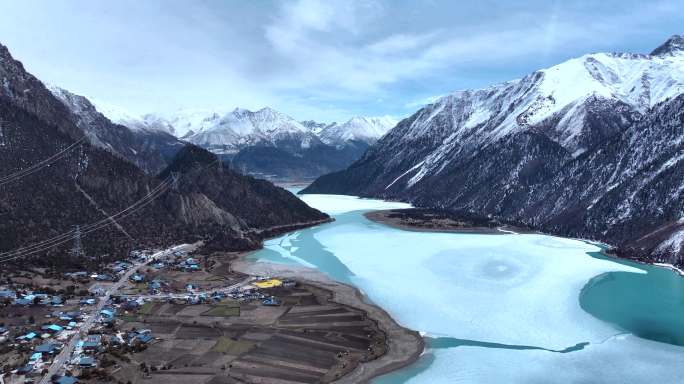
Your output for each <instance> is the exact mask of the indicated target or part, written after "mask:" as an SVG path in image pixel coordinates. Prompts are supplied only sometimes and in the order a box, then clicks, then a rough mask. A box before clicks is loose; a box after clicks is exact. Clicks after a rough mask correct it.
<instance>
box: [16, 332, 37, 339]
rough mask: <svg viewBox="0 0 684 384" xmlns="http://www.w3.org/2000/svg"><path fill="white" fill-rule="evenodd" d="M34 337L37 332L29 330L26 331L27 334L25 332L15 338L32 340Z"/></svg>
mask: <svg viewBox="0 0 684 384" xmlns="http://www.w3.org/2000/svg"><path fill="white" fill-rule="evenodd" d="M36 337H38V334H37V333H35V332H29V333H27V334H25V335H22V336H19V337H17V339H20V340H33V339H35V338H36Z"/></svg>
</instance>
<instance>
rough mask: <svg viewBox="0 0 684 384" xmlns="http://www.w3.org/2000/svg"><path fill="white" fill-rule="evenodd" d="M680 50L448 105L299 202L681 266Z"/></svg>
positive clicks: (562, 73) (564, 66)
mask: <svg viewBox="0 0 684 384" xmlns="http://www.w3.org/2000/svg"><path fill="white" fill-rule="evenodd" d="M683 42H684V37H682V36H679V35H676V36H673V37H671V38H670V39H668V40H667V41H666V42H664V43H663V44H662V45H661V46H660V47H658V48H656V49H655V50H654V51H653V52H652V53H651V54H648V55H647V54H637V53H595V54H588V55H584V56H582V57H578V58H574V59H571V60H568V61H566V62H563V63H561V64H558V65H555V66H553V67H550V68H547V69H543V70H539V71H536V72H533V73H531V74H529V75H527V76H525V77H523V78H521V79H518V80H512V81H508V82H505V83H501V84H497V85H493V86H490V87H488V88H484V89H478V90H464V91H458V92H455V93H453V94H450V95H447V96H444V97H442V98H441V99H439V100H437V101H436V102H434V103H433V104H429V105H427V106H425V107H424V108H422V109H420V110H418V111H417V112H416V113H414V114H413V115H412V116H410V117H408V118H406V119H404V120H402V121H401V122H400V123H399V124H397V126H396V127H395V128H394V129H392V131H390V133H389V134H387V135H385V136H383V137H382V138H381V139H380V140H379V141H378V142H377V143H376V144H375V145H374V146H373V147H371V148H370V149H369V150H368V151H367V152H366V153H365V154H364V156H363V157H362V158H361V159H359V160H358V161H356V162H355V163H354V164H352V165H350V166H349V167H348V168H347V169H345V170H343V171H339V172H335V173H332V174H329V175H324V176H322V177H320V178H319V179H317V180H316V181H315V182H313V183H312V184H311V185H310V186H309V187H308V188H306V189H304V190H303V193H330V194H348V195H358V196H363V197H376V198H384V199H391V200H401V201H408V202H411V203H412V204H414V205H415V206H418V207H421V208H437V209H443V210H453V211H466V212H471V213H473V214H476V215H479V216H491V217H493V218H495V219H497V220H500V221H504V222H516V223H520V224H522V225H524V226H528V227H530V228H532V229H534V230H538V231H542V232H545V233H551V234H557V235H562V236H569V237H578V238H585V239H591V240H596V241H601V242H605V243H608V244H611V245H613V246H615V247H616V248H617V251H616V252H617V254H618V255H621V256H624V257H629V258H638V259H641V260H649V261H651V262H661V263H669V264H674V265H680V266H681V265H682V263H683V262H684V261H682V260H684V258H683V257H684V253H682V252H684V247H682V242H681V239H682V230H683V229H682V225H683V224H682V223H683V221H682V212H684V194H683V193H682V180H684V173H683V172H684V163H683V162H682V161H681V160H682V159H684V157H682V154H683V153H684V147H682V143H683V142H684V141H683V140H682V138H684V107H683V103H684V72H682V62H683V61H684V48H682V47H684V43H683Z"/></svg>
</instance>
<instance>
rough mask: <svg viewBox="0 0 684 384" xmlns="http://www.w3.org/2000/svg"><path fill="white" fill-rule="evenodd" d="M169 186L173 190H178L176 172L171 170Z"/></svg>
mask: <svg viewBox="0 0 684 384" xmlns="http://www.w3.org/2000/svg"><path fill="white" fill-rule="evenodd" d="M171 180H172V181H171V187H172V188H173V190H174V191H178V173H177V172H171Z"/></svg>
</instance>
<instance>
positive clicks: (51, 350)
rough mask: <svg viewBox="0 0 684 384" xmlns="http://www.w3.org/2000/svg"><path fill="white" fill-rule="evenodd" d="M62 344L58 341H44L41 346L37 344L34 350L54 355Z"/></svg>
mask: <svg viewBox="0 0 684 384" xmlns="http://www.w3.org/2000/svg"><path fill="white" fill-rule="evenodd" d="M59 349H60V345H59V344H56V343H43V344H41V345H39V346H37V347H36V348H35V349H34V351H35V352H36V353H41V354H47V355H54V354H55V353H56V352H57V351H59Z"/></svg>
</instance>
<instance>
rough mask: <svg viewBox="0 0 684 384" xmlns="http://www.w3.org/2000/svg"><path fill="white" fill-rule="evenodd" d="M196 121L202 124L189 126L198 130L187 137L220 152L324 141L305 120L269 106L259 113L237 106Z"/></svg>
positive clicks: (285, 146)
mask: <svg viewBox="0 0 684 384" xmlns="http://www.w3.org/2000/svg"><path fill="white" fill-rule="evenodd" d="M195 122H196V123H197V122H199V124H194V125H190V126H188V128H189V130H191V131H193V132H194V133H193V134H192V135H189V136H186V137H185V139H186V140H188V141H190V142H192V143H194V144H197V145H200V146H202V147H205V148H208V149H210V150H212V151H214V152H216V153H237V152H238V151H239V150H240V149H242V148H245V147H249V146H254V145H264V146H273V147H278V148H283V147H284V148H292V149H293V150H297V149H306V148H309V147H311V146H315V145H319V144H321V142H320V139H318V137H316V135H314V134H313V133H312V132H311V131H309V130H308V129H307V128H306V127H304V126H303V125H302V124H301V123H299V122H298V121H296V120H295V119H293V118H291V117H290V116H287V115H285V114H283V113H280V112H278V111H276V110H274V109H272V108H268V107H266V108H262V109H260V110H258V111H256V112H252V111H249V110H247V109H240V108H236V109H235V110H233V111H232V112H230V113H227V114H225V115H219V114H216V113H214V114H212V115H209V116H206V117H205V118H203V119H202V120H199V121H195ZM172 124H173V123H172Z"/></svg>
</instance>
